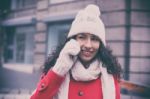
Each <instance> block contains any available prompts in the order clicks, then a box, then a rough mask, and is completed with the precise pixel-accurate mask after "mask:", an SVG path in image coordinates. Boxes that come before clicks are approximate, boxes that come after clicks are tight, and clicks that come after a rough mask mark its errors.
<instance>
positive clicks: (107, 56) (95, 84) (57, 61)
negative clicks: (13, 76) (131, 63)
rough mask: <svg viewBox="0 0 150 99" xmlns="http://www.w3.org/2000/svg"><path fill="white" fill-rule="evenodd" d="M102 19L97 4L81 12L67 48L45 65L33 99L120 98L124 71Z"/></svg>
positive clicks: (69, 35) (73, 27)
mask: <svg viewBox="0 0 150 99" xmlns="http://www.w3.org/2000/svg"><path fill="white" fill-rule="evenodd" d="M99 16H100V11H99V8H98V7H97V6H96V5H88V6H87V7H86V8H85V9H83V10H81V11H79V12H78V14H77V15H76V18H75V20H74V21H73V23H72V26H71V29H70V31H69V34H68V37H67V41H66V43H65V44H64V46H63V48H62V49H60V51H56V53H54V55H53V56H51V57H49V58H48V60H47V61H46V62H45V64H44V66H45V68H44V75H43V76H42V78H41V80H40V82H39V84H38V86H37V89H36V91H35V92H34V93H33V95H32V96H31V99H120V89H119V83H118V81H119V78H120V72H121V68H120V65H119V63H118V62H117V60H116V58H115V57H114V56H113V55H112V54H111V51H110V50H109V49H108V48H106V41H105V27H104V24H103V22H102V21H101V19H100V18H99ZM50 67H52V68H51V69H50Z"/></svg>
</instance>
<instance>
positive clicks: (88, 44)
mask: <svg viewBox="0 0 150 99" xmlns="http://www.w3.org/2000/svg"><path fill="white" fill-rule="evenodd" d="M84 46H85V47H89V48H90V47H92V42H91V39H87V40H86V42H85V44H84Z"/></svg>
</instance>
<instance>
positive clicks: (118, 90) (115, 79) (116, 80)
mask: <svg viewBox="0 0 150 99" xmlns="http://www.w3.org/2000/svg"><path fill="white" fill-rule="evenodd" d="M114 82H115V89H116V99H120V84H119V80H118V78H117V77H115V76H114Z"/></svg>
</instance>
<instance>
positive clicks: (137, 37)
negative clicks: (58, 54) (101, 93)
mask: <svg viewBox="0 0 150 99" xmlns="http://www.w3.org/2000/svg"><path fill="white" fill-rule="evenodd" d="M88 4H97V5H98V6H99V7H100V10H101V13H102V14H101V18H102V20H103V22H104V24H105V26H106V39H107V45H108V46H110V47H111V49H112V50H113V54H114V55H115V56H116V57H117V58H118V60H119V62H120V64H121V66H122V68H123V70H124V75H123V79H124V80H126V81H129V82H132V83H134V84H137V85H140V86H144V88H147V87H148V86H150V0H1V1H0V99H29V97H30V95H31V93H32V91H33V90H34V89H35V88H36V85H37V82H38V80H39V77H40V75H41V70H42V68H43V66H42V65H43V62H44V60H45V59H46V57H47V56H48V54H49V53H52V51H53V50H55V49H56V47H57V46H58V45H59V44H61V43H63V42H64V41H65V39H66V35H67V33H68V31H69V28H70V25H71V22H72V20H73V19H74V17H75V15H76V13H77V12H78V11H79V10H80V9H82V8H84V7H85V6H86V5H88ZM147 93H150V91H149V92H147ZM121 97H122V98H121V99H150V98H148V97H146V96H144V95H141V94H140V93H136V92H129V91H127V90H125V89H122V90H121Z"/></svg>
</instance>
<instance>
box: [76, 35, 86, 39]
mask: <svg viewBox="0 0 150 99" xmlns="http://www.w3.org/2000/svg"><path fill="white" fill-rule="evenodd" d="M85 38H86V37H85V36H83V35H78V36H77V39H85Z"/></svg>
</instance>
